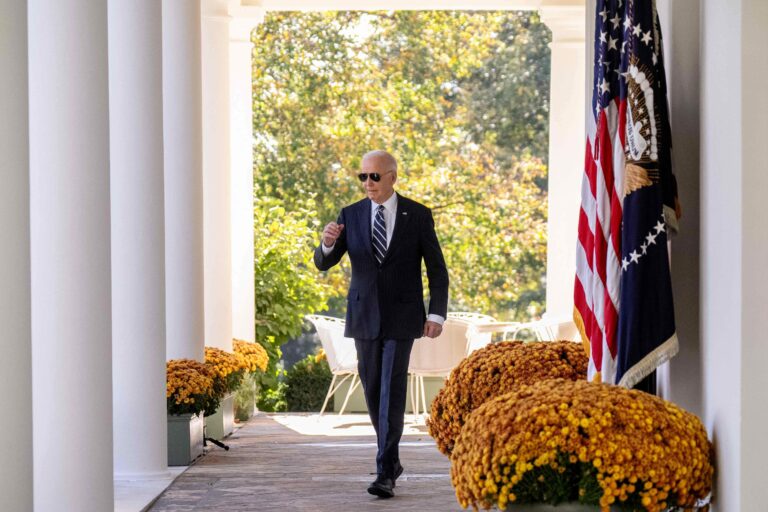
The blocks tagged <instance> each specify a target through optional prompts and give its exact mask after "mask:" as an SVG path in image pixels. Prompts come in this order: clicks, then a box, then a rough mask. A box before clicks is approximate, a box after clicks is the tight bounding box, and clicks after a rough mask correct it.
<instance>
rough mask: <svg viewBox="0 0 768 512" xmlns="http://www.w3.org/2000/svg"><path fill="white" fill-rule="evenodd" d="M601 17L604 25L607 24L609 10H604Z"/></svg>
mask: <svg viewBox="0 0 768 512" xmlns="http://www.w3.org/2000/svg"><path fill="white" fill-rule="evenodd" d="M600 16H602V18H603V23H605V22H606V20H607V19H608V9H605V8H603V10H602V11H600Z"/></svg>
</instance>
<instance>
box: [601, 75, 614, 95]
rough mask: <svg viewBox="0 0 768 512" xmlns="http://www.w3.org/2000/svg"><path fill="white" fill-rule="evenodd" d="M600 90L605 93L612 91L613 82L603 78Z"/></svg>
mask: <svg viewBox="0 0 768 512" xmlns="http://www.w3.org/2000/svg"><path fill="white" fill-rule="evenodd" d="M600 91H601V92H603V93H606V92H611V84H609V83H608V82H607V81H606V80H605V78H603V83H602V84H600Z"/></svg>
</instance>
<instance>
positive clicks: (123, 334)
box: [109, 0, 168, 479]
mask: <svg viewBox="0 0 768 512" xmlns="http://www.w3.org/2000/svg"><path fill="white" fill-rule="evenodd" d="M161 11H162V4H160V3H159V2H157V1H156V0H109V113H110V118H109V122H110V126H109V132H110V164H111V170H110V174H111V181H112V183H111V202H112V362H113V384H114V390H113V393H114V394H113V396H114V412H113V416H114V425H113V432H114V441H115V445H114V459H115V461H114V462H115V478H116V479H137V478H152V477H160V476H163V475H165V474H167V469H168V455H167V450H168V447H167V437H168V435H167V428H168V427H167V419H166V405H165V400H166V399H165V247H164V243H165V239H164V233H165V228H164V225H163V222H164V218H165V215H164V212H163V98H162V60H161V59H162V32H161V30H162V23H161V15H162V13H161Z"/></svg>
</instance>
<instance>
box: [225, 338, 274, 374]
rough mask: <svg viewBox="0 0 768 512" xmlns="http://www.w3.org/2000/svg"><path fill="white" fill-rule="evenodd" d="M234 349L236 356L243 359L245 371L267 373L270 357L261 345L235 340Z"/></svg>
mask: <svg viewBox="0 0 768 512" xmlns="http://www.w3.org/2000/svg"><path fill="white" fill-rule="evenodd" d="M232 348H233V349H234V351H235V355H236V356H241V357H243V359H244V365H245V371H247V372H249V373H255V372H257V371H261V372H265V371H266V370H267V364H268V363H269V356H268V355H267V351H266V350H265V349H264V347H262V346H261V345H260V344H258V343H251V342H249V341H243V340H238V339H234V340H232Z"/></svg>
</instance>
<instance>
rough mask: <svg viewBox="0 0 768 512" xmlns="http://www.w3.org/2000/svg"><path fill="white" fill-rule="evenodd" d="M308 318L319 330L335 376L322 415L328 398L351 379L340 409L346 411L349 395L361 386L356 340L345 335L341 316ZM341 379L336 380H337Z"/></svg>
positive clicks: (329, 364)
mask: <svg viewBox="0 0 768 512" xmlns="http://www.w3.org/2000/svg"><path fill="white" fill-rule="evenodd" d="M306 319H307V320H309V321H310V322H312V324H313V325H314V326H315V329H316V330H317V336H318V337H319V338H320V343H321V344H322V346H323V350H324V351H325V357H326V358H327V359H328V366H330V367H331V373H332V374H333V378H332V379H331V385H330V386H329V387H328V393H326V395H325V401H324V402H323V407H322V409H320V415H322V414H323V413H324V412H325V408H326V407H327V406H328V400H330V399H331V397H332V396H333V395H334V394H335V393H336V391H338V390H339V388H340V387H341V385H342V384H344V383H345V382H347V381H348V380H350V379H351V381H350V383H349V389H348V390H347V396H346V397H345V398H344V404H343V405H342V406H341V409H340V410H339V414H342V413H343V412H344V409H345V408H346V407H347V403H348V402H349V397H350V396H352V393H354V392H355V390H356V389H357V388H358V387H359V386H360V376H359V375H358V373H357V351H356V350H355V340H354V339H352V338H345V337H344V325H345V321H344V320H343V319H341V318H334V317H330V316H323V315H307V316H306ZM339 377H341V379H340V380H339V381H338V383H337V382H336V380H337V379H338V378H339Z"/></svg>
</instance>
